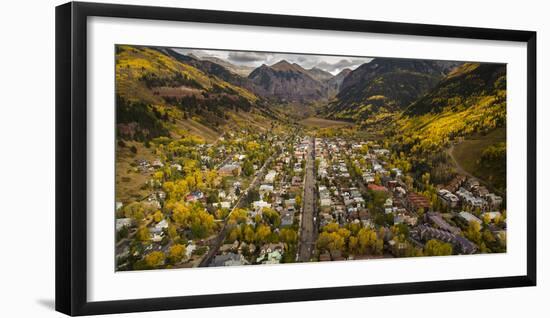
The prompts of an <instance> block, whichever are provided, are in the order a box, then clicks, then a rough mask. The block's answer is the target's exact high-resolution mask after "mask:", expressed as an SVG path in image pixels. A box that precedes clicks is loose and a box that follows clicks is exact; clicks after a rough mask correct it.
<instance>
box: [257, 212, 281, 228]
mask: <svg viewBox="0 0 550 318" xmlns="http://www.w3.org/2000/svg"><path fill="white" fill-rule="evenodd" d="M262 216H263V219H264V220H265V221H266V222H267V223H269V224H270V225H271V226H273V227H279V225H281V216H280V215H279V213H278V212H277V211H275V210H273V209H270V208H263V209H262Z"/></svg>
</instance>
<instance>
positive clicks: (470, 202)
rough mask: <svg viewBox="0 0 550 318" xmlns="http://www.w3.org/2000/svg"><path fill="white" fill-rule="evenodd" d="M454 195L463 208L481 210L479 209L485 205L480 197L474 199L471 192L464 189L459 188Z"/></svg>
mask: <svg viewBox="0 0 550 318" xmlns="http://www.w3.org/2000/svg"><path fill="white" fill-rule="evenodd" d="M456 195H457V196H458V197H459V198H460V200H461V201H462V204H463V205H464V206H471V207H473V208H480V209H481V208H484V207H485V206H486V204H487V202H486V201H485V200H483V199H482V198H480V197H476V196H475V195H473V194H472V192H470V191H468V190H466V189H464V188H460V189H459V190H458V191H457V192H456Z"/></svg>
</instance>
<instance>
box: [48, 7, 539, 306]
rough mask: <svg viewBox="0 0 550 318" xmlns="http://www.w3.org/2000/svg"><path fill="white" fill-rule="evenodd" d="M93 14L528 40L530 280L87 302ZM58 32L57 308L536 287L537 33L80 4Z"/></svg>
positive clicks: (64, 10)
mask: <svg viewBox="0 0 550 318" xmlns="http://www.w3.org/2000/svg"><path fill="white" fill-rule="evenodd" d="M92 16H99V17H116V18H132V19H149V20H170V21H188V22H205V23H218V24H236V25H249V26H269V27H284V28H301V29H318V30H339V31H352V32H370V33H379V34H395V35H411V36H431V37H448V38H464V39H482V40H501V41H512V42H524V43H526V44H527V100H526V101H525V102H526V105H527V162H526V164H527V189H526V190H527V207H526V218H527V246H526V247H525V248H526V250H527V259H526V260H525V262H526V263H527V275H525V276H511V277H496V278H479V279H465V280H443V281H430V282H412V283H397V284H381V285H366V286H352V287H333V288H314V289H295V290H282V291H262V292H246V293H233V294H219V295H200V296H181V297H164V298H149V299H139V300H137V299H132V300H116V301H100V302H88V301H87V297H86V293H87V292H86V291H87V278H86V277H87V265H86V264H87V259H86V258H87V256H86V246H87V245H86V244H87V238H86V236H87V221H86V207H87V195H86V193H87V155H88V154H87V148H86V147H87V141H86V140H87V118H86V113H87V106H86V100H87V96H86V94H87V92H86V87H87V86H86V84H87V83H86V81H87V79H86V78H87V73H86V59H87V57H86V54H87V47H86V41H87V39H86V36H87V32H86V31H87V22H86V21H87V18H88V17H92ZM55 27H56V41H55V45H56V92H55V94H56V230H55V231H56V273H55V275H56V280H55V281H56V295H55V299H56V300H55V307H56V310H58V311H60V312H62V313H65V314H68V315H91V314H107V313H122V312H138V311H156V310H169V309H184V308H201V307H216V306H232V305H249V304H260V303H279V302H291V301H307V300H324V299H335V298H353V297H368V296H384V295H401V294H416V293H432V292H448V291H460V290H474V289H491V288H504V287H519V286H535V285H536V32H532V31H517V30H503V29H486V28H471V27H457V26H443V25H427V24H411V23H394V22H380V21H361V20H347V19H333V18H320V17H306V16H288V15H273V14H257V13H242V12H225V11H211V10H197V9H181V8H167V7H149V6H128V5H114V4H99V3H80V2H70V3H67V4H64V5H60V6H58V7H56V26H55Z"/></svg>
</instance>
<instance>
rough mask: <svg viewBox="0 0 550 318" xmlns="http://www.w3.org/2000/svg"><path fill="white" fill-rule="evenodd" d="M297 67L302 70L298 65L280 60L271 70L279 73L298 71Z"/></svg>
mask: <svg viewBox="0 0 550 318" xmlns="http://www.w3.org/2000/svg"><path fill="white" fill-rule="evenodd" d="M297 67H299V68H301V67H300V66H299V65H298V64H291V63H289V62H288V61H287V60H280V61H279V62H277V63H275V64H273V65H271V68H272V69H274V70H277V71H296V70H297V69H296V68H297Z"/></svg>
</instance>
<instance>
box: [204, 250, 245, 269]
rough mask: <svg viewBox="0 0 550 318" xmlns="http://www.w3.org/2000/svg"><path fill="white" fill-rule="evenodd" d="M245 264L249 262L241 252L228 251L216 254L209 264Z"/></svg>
mask: <svg viewBox="0 0 550 318" xmlns="http://www.w3.org/2000/svg"><path fill="white" fill-rule="evenodd" d="M247 264H249V262H248V261H247V260H246V259H245V258H244V256H243V255H242V254H237V253H233V252H230V253H227V254H222V255H216V257H214V260H212V263H210V265H209V266H238V265H247Z"/></svg>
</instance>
